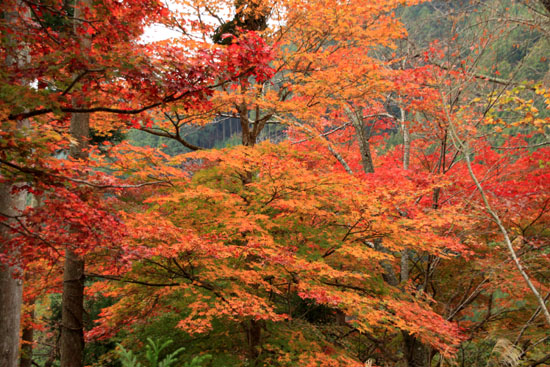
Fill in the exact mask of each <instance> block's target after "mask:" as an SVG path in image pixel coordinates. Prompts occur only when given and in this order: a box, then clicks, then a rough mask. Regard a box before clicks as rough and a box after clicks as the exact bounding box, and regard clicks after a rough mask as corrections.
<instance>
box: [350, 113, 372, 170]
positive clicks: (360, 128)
mask: <svg viewBox="0 0 550 367" xmlns="http://www.w3.org/2000/svg"><path fill="white" fill-rule="evenodd" d="M361 114H362V111H356V110H352V109H351V108H346V115H347V116H348V119H349V120H350V121H351V123H352V125H353V128H354V129H355V136H356V137H357V141H358V143H359V151H360V152H361V164H362V166H363V170H364V171H365V173H373V172H374V164H373V162H372V154H371V151H370V141H369V140H370V139H369V136H368V134H367V132H366V131H365V126H364V123H363V122H364V121H363V117H362V116H361Z"/></svg>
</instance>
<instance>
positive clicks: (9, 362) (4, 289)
mask: <svg viewBox="0 0 550 367" xmlns="http://www.w3.org/2000/svg"><path fill="white" fill-rule="evenodd" d="M22 196H23V195H12V194H11V185H5V184H4V185H1V184H0V212H1V213H3V214H7V215H14V214H17V209H16V208H19V209H22V207H23V203H24V201H23V199H22ZM9 236H10V233H9V230H8V229H7V228H5V227H4V226H2V227H1V228H0V238H1V240H2V243H1V244H0V246H2V247H4V245H5V242H4V241H5V240H7V239H8V238H9ZM0 250H2V251H5V250H7V249H4V248H0ZM9 255H11V256H10V257H12V256H14V257H17V254H14V253H9ZM16 273H17V268H16V267H14V266H8V265H4V264H1V263H0V330H1V332H0V366H2V367H16V366H17V362H18V360H19V327H20V322H21V304H22V294H23V282H22V281H21V280H20V279H16V278H15V275H16Z"/></svg>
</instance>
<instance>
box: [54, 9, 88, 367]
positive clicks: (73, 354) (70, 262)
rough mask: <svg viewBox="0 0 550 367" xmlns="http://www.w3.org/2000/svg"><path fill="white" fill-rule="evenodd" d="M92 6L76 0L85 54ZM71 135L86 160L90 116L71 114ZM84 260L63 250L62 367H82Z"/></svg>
mask: <svg viewBox="0 0 550 367" xmlns="http://www.w3.org/2000/svg"><path fill="white" fill-rule="evenodd" d="M91 6H92V2H91V0H75V10H74V22H73V24H74V30H75V37H77V38H78V41H79V43H80V48H81V51H82V53H83V54H84V55H87V54H88V53H89V51H90V49H91V44H92V42H91V39H90V38H89V37H88V36H84V35H80V34H79V33H78V32H77V27H79V26H80V22H82V21H81V20H78V19H83V18H85V16H86V12H85V11H84V9H85V8H90V7H91ZM79 99H81V100H84V98H81V97H79V96H78V95H76V96H75V97H73V106H75V107H84V106H83V104H82V102H81V101H80V100H79ZM70 130H71V136H72V137H73V138H74V139H75V140H76V142H77V143H76V144H74V145H72V146H71V149H70V155H71V157H72V158H77V159H86V158H87V157H88V140H89V137H90V114H89V113H73V115H72V116H71V129H70ZM83 316H84V260H83V259H81V258H80V257H79V256H78V255H77V254H76V253H75V252H74V249H71V248H67V249H66V250H65V267H64V270H63V298H62V309H61V346H60V352H61V367H82V364H83V356H84V325H83Z"/></svg>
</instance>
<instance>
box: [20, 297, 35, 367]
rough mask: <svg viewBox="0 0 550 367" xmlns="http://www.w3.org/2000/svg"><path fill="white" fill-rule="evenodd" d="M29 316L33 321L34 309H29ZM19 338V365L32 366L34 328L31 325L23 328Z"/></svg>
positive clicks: (21, 366)
mask: <svg viewBox="0 0 550 367" xmlns="http://www.w3.org/2000/svg"><path fill="white" fill-rule="evenodd" d="M33 307H34V305H33ZM30 318H31V320H33V321H34V310H32V311H31V313H30ZM21 339H22V344H21V364H20V367H32V350H33V343H34V329H33V327H32V325H28V326H26V327H25V328H24V329H23V335H22V337H21Z"/></svg>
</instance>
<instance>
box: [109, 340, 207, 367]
mask: <svg viewBox="0 0 550 367" xmlns="http://www.w3.org/2000/svg"><path fill="white" fill-rule="evenodd" d="M147 343H148V344H147V345H146V346H145V359H146V360H147V364H145V365H143V364H141V362H139V361H138V357H137V356H136V355H135V354H134V352H132V351H131V350H127V349H125V348H124V347H123V346H122V345H120V344H119V345H118V346H119V348H120V350H119V352H118V353H119V357H120V362H121V363H122V367H172V366H175V363H176V362H178V360H179V358H178V355H179V354H180V353H182V352H183V351H184V350H185V348H183V347H181V348H178V349H176V350H175V351H174V352H172V353H170V354H168V355H166V356H165V357H164V358H162V359H161V357H162V351H163V350H165V349H166V348H167V347H168V346H169V345H170V344H172V343H173V341H172V340H166V341H164V342H161V341H159V340H157V341H154V340H153V339H151V338H147ZM210 358H211V356H210V355H208V354H205V355H202V356H195V357H193V359H192V360H191V361H189V362H186V363H185V364H183V365H182V367H200V366H202V364H203V363H204V362H206V361H207V360H209V359H210Z"/></svg>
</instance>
